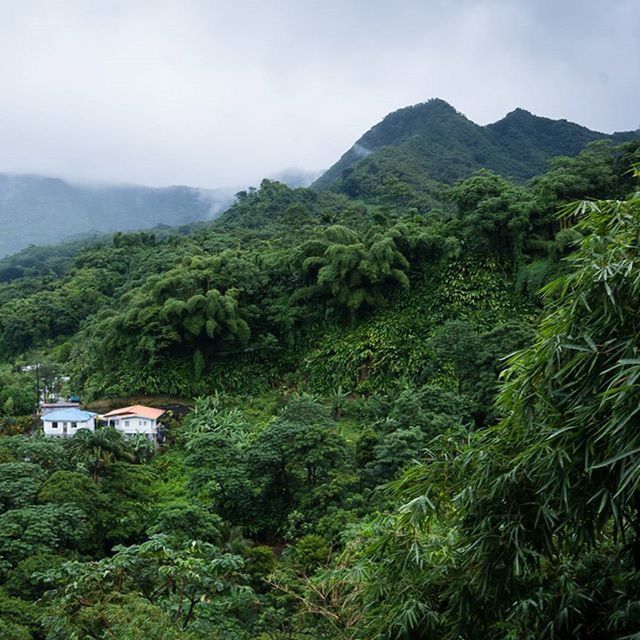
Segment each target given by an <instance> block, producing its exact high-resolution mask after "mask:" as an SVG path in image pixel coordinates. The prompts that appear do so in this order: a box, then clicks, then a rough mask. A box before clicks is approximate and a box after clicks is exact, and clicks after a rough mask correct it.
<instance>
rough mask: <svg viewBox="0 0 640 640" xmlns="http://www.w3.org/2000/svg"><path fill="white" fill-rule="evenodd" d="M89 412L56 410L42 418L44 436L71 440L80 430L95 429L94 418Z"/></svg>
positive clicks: (93, 414)
mask: <svg viewBox="0 0 640 640" xmlns="http://www.w3.org/2000/svg"><path fill="white" fill-rule="evenodd" d="M96 415H97V414H95V413H92V412H91V411H81V410H80V409H56V410H55V411H50V412H49V413H47V414H46V415H43V416H42V424H43V425H44V434H45V435H46V436H56V437H59V438H71V437H72V436H74V435H75V434H76V433H77V432H78V431H79V430H80V429H89V431H93V430H94V429H95V416H96Z"/></svg>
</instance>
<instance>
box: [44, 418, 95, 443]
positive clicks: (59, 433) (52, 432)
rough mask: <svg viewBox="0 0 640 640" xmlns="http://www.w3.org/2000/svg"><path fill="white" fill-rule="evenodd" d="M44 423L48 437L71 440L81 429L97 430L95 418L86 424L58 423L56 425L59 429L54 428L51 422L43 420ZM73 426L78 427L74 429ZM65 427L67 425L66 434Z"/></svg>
mask: <svg viewBox="0 0 640 640" xmlns="http://www.w3.org/2000/svg"><path fill="white" fill-rule="evenodd" d="M42 423H43V425H44V434H45V435H46V436H56V437H59V438H71V437H72V436H74V435H75V434H76V433H77V432H78V431H79V430H80V429H89V431H94V430H95V420H94V419H93V418H91V419H90V420H86V421H85V422H76V423H72V422H68V421H66V422H60V421H58V422H57V423H56V424H57V425H58V427H57V429H54V428H53V423H52V422H50V421H49V420H43V421H42ZM73 424H75V425H76V426H75V427H73V426H72V425H73ZM64 425H66V427H67V428H66V433H65V428H64Z"/></svg>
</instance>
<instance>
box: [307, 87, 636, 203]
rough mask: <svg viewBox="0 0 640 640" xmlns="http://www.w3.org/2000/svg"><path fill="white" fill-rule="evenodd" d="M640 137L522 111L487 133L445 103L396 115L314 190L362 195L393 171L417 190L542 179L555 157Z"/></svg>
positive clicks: (419, 106) (433, 102)
mask: <svg viewBox="0 0 640 640" xmlns="http://www.w3.org/2000/svg"><path fill="white" fill-rule="evenodd" d="M638 138H640V131H635V132H634V131H630V132H622V133H614V134H612V135H609V134H605V133H600V132H598V131H591V130H590V129H587V128H586V127H582V126H580V125H577V124H574V123H571V122H567V121H566V120H551V119H549V118H541V117H539V116H535V115H533V114H531V113H529V112H528V111H525V110H523V109H516V110H515V111H512V112H511V113H509V114H507V115H506V116H505V117H504V118H503V119H502V120H499V121H498V122H495V123H493V124H490V125H486V126H480V125H478V124H476V123H474V122H472V121H471V120H469V119H468V118H466V117H465V116H464V115H462V114H461V113H459V112H458V111H456V110H455V109H454V108H453V107H452V106H451V105H449V104H448V103H446V102H445V101H444V100H440V99H433V100H429V101H428V102H425V103H422V104H417V105H414V106H411V107H405V108H404V109H399V110H397V111H394V112H393V113H390V114H389V115H388V116H386V117H385V118H384V119H383V120H382V121H381V122H379V123H378V124H376V125H375V126H374V127H372V128H371V129H370V130H369V131H367V132H366V133H365V134H364V135H363V136H362V137H361V138H360V139H358V140H357V141H356V143H355V144H354V145H353V146H352V147H351V148H350V149H349V150H348V151H347V152H346V153H345V154H344V155H343V156H342V157H341V158H340V160H338V162H336V163H335V164H334V165H333V166H332V167H331V168H330V169H329V170H328V171H326V172H325V173H324V174H323V175H322V176H321V177H320V178H319V179H318V180H316V182H315V183H314V186H316V187H320V188H331V189H334V190H337V191H343V192H345V193H348V194H350V195H354V196H360V195H362V191H368V190H370V189H368V188H367V187H366V186H363V183H366V182H367V179H368V178H370V176H372V175H373V176H381V175H384V174H385V172H386V170H389V172H391V174H392V175H394V176H397V177H399V178H400V179H402V180H403V182H406V183H407V184H410V185H412V186H418V185H419V184H422V185H424V182H425V180H431V181H436V182H444V183H451V182H453V181H455V180H458V179H460V178H464V177H467V176H469V175H470V174H471V173H473V172H474V171H476V170H478V169H481V168H487V169H491V170H492V171H495V172H496V173H499V174H501V175H503V176H505V177H507V178H510V179H512V180H516V181H524V180H527V179H529V178H532V177H533V176H535V175H537V174H539V173H542V172H543V171H544V170H545V169H546V165H547V162H548V160H549V159H550V158H553V157H555V156H559V155H569V156H573V155H576V154H577V153H578V152H579V151H580V150H582V149H583V148H584V147H585V146H586V145H587V144H588V143H589V142H592V141H594V140H601V139H610V140H612V141H614V142H616V143H621V142H625V141H627V140H633V139H638Z"/></svg>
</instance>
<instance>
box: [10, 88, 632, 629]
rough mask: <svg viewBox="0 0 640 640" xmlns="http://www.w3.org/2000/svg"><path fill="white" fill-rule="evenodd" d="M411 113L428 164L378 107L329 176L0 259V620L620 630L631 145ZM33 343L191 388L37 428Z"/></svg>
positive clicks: (94, 367)
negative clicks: (59, 426)
mask: <svg viewBox="0 0 640 640" xmlns="http://www.w3.org/2000/svg"><path fill="white" fill-rule="evenodd" d="M414 109H418V111H416V112H415V114H416V117H418V118H419V117H421V116H420V113H422V112H421V111H420V109H427V110H428V113H429V118H431V117H432V116H433V117H434V118H437V119H441V121H442V123H443V127H445V125H446V123H460V122H462V124H463V126H464V128H465V131H466V133H463V134H461V137H459V138H457V139H456V138H455V136H453V137H451V136H449V134H448V133H446V127H445V128H444V129H442V131H443V133H442V136H443V137H442V139H441V143H438V144H442V145H445V141H446V140H449V141H450V144H451V146H450V147H447V149H449V151H448V153H449V156H447V158H448V159H447V158H445V162H443V164H442V170H444V168H445V167H446V166H449V167H450V174H447V175H445V174H443V173H438V170H436V169H433V170H432V167H434V166H435V165H434V164H433V162H434V160H433V158H434V157H435V156H434V155H429V149H428V146H425V145H426V143H425V140H424V139H420V138H419V137H418V138H414V137H412V133H411V131H412V130H413V124H412V123H409V124H408V125H407V130H406V131H405V130H404V129H403V127H404V124H405V119H404V115H400V116H398V115H397V114H392V116H390V120H389V121H388V122H387V125H390V124H393V131H392V132H391V133H390V132H389V129H388V128H387V125H385V127H383V128H382V129H379V130H377V131H374V130H372V131H374V133H372V132H370V133H369V134H366V136H365V138H367V136H369V137H368V138H367V141H368V142H369V144H370V145H371V146H372V147H374V146H375V147H376V148H377V147H380V150H379V151H377V152H376V153H373V154H371V155H370V156H367V158H365V159H364V160H362V161H361V162H359V163H357V164H354V165H353V166H352V167H350V168H349V169H347V174H344V173H343V174H341V176H340V177H339V178H338V182H337V183H333V184H332V187H331V188H329V189H321V188H317V187H315V188H299V189H291V188H289V187H287V186H285V185H283V184H281V183H279V182H275V181H269V180H264V181H263V182H262V184H261V185H260V188H259V189H250V190H248V191H246V192H241V193H239V194H238V195H237V200H236V202H235V203H234V204H233V205H232V206H231V207H230V208H229V209H228V210H227V211H226V212H225V213H224V214H223V215H222V216H220V217H219V218H218V219H216V220H215V221H213V222H211V223H208V224H206V225H200V226H198V227H194V228H193V229H189V230H184V232H182V233H165V234H154V233H153V232H138V233H118V234H115V235H113V236H111V237H105V238H101V239H100V240H99V241H79V242H74V243H68V244H63V245H59V246H56V247H50V248H44V249H36V248H30V249H28V250H25V251H23V252H22V253H19V254H16V255H14V256H10V257H8V258H5V259H4V260H2V261H0V434H1V435H0V639H2V640H4V638H7V639H9V638H11V639H12V640H14V639H15V640H22V639H24V640H42V639H45V640H66V639H74V638H77V639H80V638H83V639H84V638H92V639H99V640H102V639H107V638H111V639H113V638H117V639H118V640H138V639H140V640H142V639H143V638H144V639H145V640H173V639H176V640H178V639H181V640H204V639H207V640H208V639H210V638H221V639H222V638H224V639H238V640H240V639H245V640H249V639H252V640H267V639H270V640H311V639H313V640H316V639H317V638H327V639H331V640H334V639H335V640H338V639H341V640H343V639H345V640H346V639H350V640H372V639H378V640H383V639H394V640H401V639H405V640H416V639H419V640H422V639H424V640H426V639H427V638H428V639H430V640H431V639H442V640H460V639H468V640H479V639H482V640H485V639H489V640H513V639H515V638H518V639H520V638H530V639H532V640H533V639H534V638H535V639H540V638H544V639H548V640H552V639H554V640H557V639H562V640H565V639H566V640H569V639H570V638H571V639H573V638H579V639H580V640H594V639H596V638H597V639H599V640H600V639H606V640H613V639H614V638H623V637H627V638H633V637H636V636H637V634H638V633H640V572H639V570H638V568H639V567H640V537H639V532H640V516H639V514H640V511H639V509H638V505H639V504H640V493H639V489H638V486H639V483H640V476H639V473H638V470H639V469H640V448H639V446H638V433H640V431H639V430H638V428H639V425H638V419H637V416H638V385H637V380H638V375H639V370H638V366H639V356H638V347H637V336H638V332H639V331H640V327H639V325H638V318H640V313H639V312H640V290H639V285H638V283H639V282H640V279H639V278H638V273H639V270H638V263H637V261H638V256H637V253H638V238H639V237H640V196H639V195H638V185H639V176H638V170H637V168H636V169H635V170H634V167H637V166H638V163H640V143H638V142H633V141H631V142H624V143H623V144H614V142H612V141H599V142H598V141H596V142H593V143H591V144H589V145H587V147H586V148H585V149H584V150H582V151H580V148H579V147H581V146H582V145H583V144H585V143H587V142H589V140H590V139H591V138H590V136H592V135H593V136H595V134H592V132H588V131H587V130H583V129H581V128H578V129H573V128H571V127H574V126H575V125H568V124H567V123H553V122H552V121H544V122H538V119H536V118H534V117H533V116H530V115H529V114H523V113H521V112H515V113H514V114H510V116H507V118H506V119H505V120H503V121H501V123H496V124H495V125H492V126H491V127H488V128H480V127H477V126H476V125H474V124H473V123H471V122H469V121H467V120H465V119H464V118H462V116H460V115H459V114H456V113H455V111H454V110H453V109H452V108H451V107H449V106H448V105H446V104H445V103H442V102H439V101H438V102H435V103H428V104H427V105H426V106H424V107H420V108H414ZM411 113H412V114H413V113H414V112H411ZM518 122H520V124H518ZM532 122H533V123H535V124H531V123H532ZM455 126H457V125H455ZM529 127H533V129H535V130H536V131H537V133H536V134H535V136H530V132H529V130H528V128H529ZM566 127H569V129H567V128H566ZM510 128H514V129H513V130H512V133H509V130H510ZM478 129H479V130H480V133H479V132H478V131H477V130H478ZM563 131H569V132H570V133H569V134H567V135H568V139H567V140H563V133H562V132H563ZM370 134H371V135H370ZM574 134H575V135H574ZM578 134H579V135H578ZM520 135H521V136H522V138H523V139H524V138H527V139H530V140H531V139H532V138H533V137H536V139H537V140H538V141H539V144H538V146H535V145H533V144H531V145H530V146H529V147H528V150H527V152H526V154H525V153H524V151H522V153H520V152H518V154H515V152H514V151H513V149H515V148H516V147H518V148H519V147H520V144H521V142H520V141H519V138H518V136H520ZM474 136H476V137H474ZM576 136H577V137H576ZM580 136H583V139H581V141H580V142H579V143H578V142H576V140H578V139H579V137H580ZM569 138H570V139H571V140H569ZM363 140H364V138H363ZM474 140H477V141H478V142H477V145H476V143H475V142H474ZM507 140H511V141H512V142H506V141H507ZM489 141H490V142H489ZM498 141H499V142H498ZM465 144H466V145H468V146H464V145H465ZM389 145H393V146H389ZM456 145H458V146H456ZM474 145H475V146H474ZM487 145H488V146H487ZM509 145H512V151H511V152H509V151H508V150H507V148H508V147H509ZM554 145H555V146H554ZM571 145H574V146H571ZM463 147H464V148H463ZM498 147H499V148H500V149H502V151H501V153H502V155H500V156H498V155H495V154H494V153H493V152H494V151H495V149H497V148H498ZM434 149H435V151H434V153H435V154H440V153H441V152H442V149H444V146H443V147H442V148H440V150H438V149H437V148H434ZM482 149H484V151H482ZM556 150H561V151H563V152H565V153H570V154H574V155H573V157H567V156H560V157H556V158H554V159H549V158H550V156H551V155H552V154H553V153H555V151H556ZM578 151H580V152H579V153H578ZM485 152H486V154H487V155H485V156H482V153H485ZM510 153H511V155H509V154H510ZM421 154H422V156H423V159H424V163H423V164H421V165H418V164H416V162H415V158H416V157H417V156H418V155H421ZM516 155H517V156H518V157H521V158H523V159H524V158H527V159H528V160H527V161H526V162H529V161H530V162H531V167H530V168H529V169H528V170H526V171H525V170H524V169H518V168H517V166H516V165H515V164H513V163H511V164H509V163H510V162H511V160H510V159H509V158H511V159H513V157H514V156H516ZM482 158H484V160H483V159H482ZM503 160H504V163H505V164H504V165H500V162H502V161H503ZM404 162H406V164H403V163H404ZM523 162H524V160H523ZM547 162H548V166H547ZM366 163H368V164H366ZM492 163H493V164H492ZM496 163H497V164H496ZM373 166H376V167H379V168H380V171H381V172H382V174H381V176H382V177H383V178H384V179H381V180H379V181H378V182H377V183H376V187H375V190H373V191H372V190H370V189H369V188H368V187H367V188H365V187H364V186H361V187H358V189H355V188H353V189H351V188H348V187H346V186H345V185H346V184H347V181H348V180H349V179H351V178H353V180H355V181H356V182H357V183H358V184H359V185H363V184H364V183H362V182H361V178H362V176H364V175H365V174H368V173H369V169H366V167H373ZM523 166H524V165H523ZM403 167H406V168H407V170H406V172H405V171H404V168H403ZM480 167H485V168H480ZM486 167H489V168H486ZM505 167H510V169H509V171H506V169H505ZM541 168H542V170H541ZM475 169H479V170H478V171H475ZM490 169H493V171H492V170H490ZM349 170H350V171H351V174H349V173H348V171H349ZM509 172H511V173H509ZM467 173H470V174H471V175H467ZM499 173H505V174H508V175H510V176H512V177H513V178H514V179H513V180H512V179H509V178H507V177H505V176H504V175H499ZM462 175H464V176H465V177H463V178H462V179H459V180H458V179H457V178H459V177H460V176H462ZM349 176H351V178H349ZM528 178H529V179H528ZM449 183H450V184H449ZM354 184H355V183H354ZM35 363H38V369H37V371H38V375H39V376H40V377H39V379H38V383H39V384H40V385H41V386H46V388H47V389H49V390H51V391H52V392H54V391H55V392H58V393H60V394H62V395H64V394H70V393H79V394H80V395H81V397H82V400H83V402H84V403H85V404H86V405H88V406H89V408H91V407H94V408H98V407H106V406H109V407H118V406H123V405H124V404H131V403H132V402H144V403H146V404H150V405H163V406H168V405H175V404H176V403H178V402H180V403H183V404H188V405H189V406H190V407H191V411H190V412H189V413H188V414H187V415H186V416H185V417H178V416H177V415H176V416H174V417H171V418H169V419H167V420H166V426H167V431H166V434H165V438H164V441H163V443H162V445H161V446H160V447H159V448H156V447H155V446H153V445H151V444H150V443H149V441H148V440H147V439H146V438H129V439H127V438H123V436H122V435H121V434H120V432H118V431H116V430H114V429H112V428H108V427H104V428H101V429H98V430H96V431H95V433H92V432H89V431H86V430H81V431H80V432H79V433H78V434H76V435H75V436H74V437H73V438H69V439H66V440H63V439H47V438H43V437H41V436H38V435H34V433H33V428H34V424H35V421H34V417H33V412H34V410H35V403H36V397H35V395H36V394H35V378H34V370H33V365H34V364H35ZM634 634H635V635H634Z"/></svg>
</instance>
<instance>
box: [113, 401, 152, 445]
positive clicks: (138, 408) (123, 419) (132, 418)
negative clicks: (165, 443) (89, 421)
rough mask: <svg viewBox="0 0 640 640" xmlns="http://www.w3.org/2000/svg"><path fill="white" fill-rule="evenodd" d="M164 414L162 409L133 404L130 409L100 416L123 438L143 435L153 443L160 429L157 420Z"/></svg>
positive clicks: (122, 409)
mask: <svg viewBox="0 0 640 640" xmlns="http://www.w3.org/2000/svg"><path fill="white" fill-rule="evenodd" d="M164 413H165V410H164V409H154V408H153V407H145V406H143V405H141V404H135V405H133V406H131V407H122V408H121V409H114V410H113V411H109V413H105V414H104V415H102V416H101V419H102V420H104V421H105V422H106V423H107V424H108V425H109V426H110V427H114V428H116V429H117V430H118V431H120V432H121V433H123V434H124V435H125V436H130V435H134V434H136V433H144V434H145V435H146V436H147V437H148V438H149V439H150V440H154V441H155V440H157V438H158V429H159V428H160V427H161V425H160V423H159V422H158V420H159V419H160V417H161V416H162V415H164Z"/></svg>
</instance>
